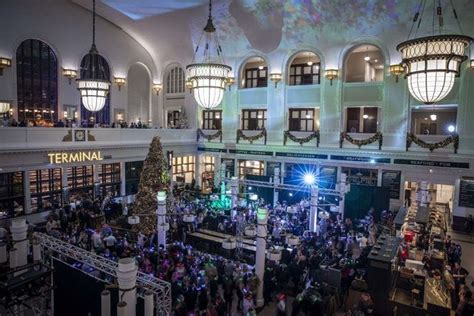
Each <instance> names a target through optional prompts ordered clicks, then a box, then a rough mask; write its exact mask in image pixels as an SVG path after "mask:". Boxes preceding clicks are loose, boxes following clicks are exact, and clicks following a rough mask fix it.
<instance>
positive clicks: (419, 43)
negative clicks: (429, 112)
mask: <svg viewBox="0 0 474 316" xmlns="http://www.w3.org/2000/svg"><path fill="white" fill-rule="evenodd" d="M471 40H472V39H471V38H470V37H468V36H464V35H437V36H429V37H422V38H417V39H413V40H409V41H406V42H403V43H401V44H399V45H398V46H397V50H398V51H400V53H401V54H402V63H403V64H405V65H406V71H407V73H406V77H407V81H408V89H409V90H410V94H411V95H412V96H413V97H414V98H415V99H417V100H418V101H420V102H423V103H425V104H433V103H435V102H438V101H440V100H442V99H444V98H445V97H446V96H447V95H448V93H449V92H450V91H451V89H452V88H453V85H454V78H455V77H456V76H459V72H460V67H461V64H462V62H463V61H464V60H466V59H467V57H466V56H464V50H465V48H466V47H467V46H469V44H470V43H471Z"/></svg>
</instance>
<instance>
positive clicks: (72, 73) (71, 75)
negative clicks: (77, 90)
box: [63, 68, 77, 84]
mask: <svg viewBox="0 0 474 316" xmlns="http://www.w3.org/2000/svg"><path fill="white" fill-rule="evenodd" d="M63 76H64V77H66V78H68V79H69V84H71V80H72V79H75V78H76V77H77V71H76V70H74V69H66V68H63Z"/></svg>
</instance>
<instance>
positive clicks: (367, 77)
mask: <svg viewBox="0 0 474 316" xmlns="http://www.w3.org/2000/svg"><path fill="white" fill-rule="evenodd" d="M364 82H370V63H369V62H368V61H366V62H365V72H364Z"/></svg>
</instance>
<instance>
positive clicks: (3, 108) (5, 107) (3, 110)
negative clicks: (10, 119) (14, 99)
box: [0, 101, 11, 114]
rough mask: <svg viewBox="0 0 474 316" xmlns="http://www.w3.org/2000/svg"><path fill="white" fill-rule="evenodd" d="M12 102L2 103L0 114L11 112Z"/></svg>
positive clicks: (0, 104)
mask: <svg viewBox="0 0 474 316" xmlns="http://www.w3.org/2000/svg"><path fill="white" fill-rule="evenodd" d="M10 105H11V101H0V114H4V113H7V112H8V111H10Z"/></svg>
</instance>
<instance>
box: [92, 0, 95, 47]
mask: <svg viewBox="0 0 474 316" xmlns="http://www.w3.org/2000/svg"><path fill="white" fill-rule="evenodd" d="M92 46H95V0H92Z"/></svg>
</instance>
